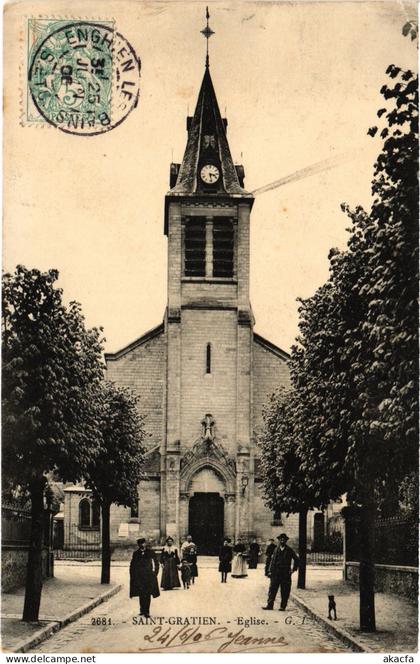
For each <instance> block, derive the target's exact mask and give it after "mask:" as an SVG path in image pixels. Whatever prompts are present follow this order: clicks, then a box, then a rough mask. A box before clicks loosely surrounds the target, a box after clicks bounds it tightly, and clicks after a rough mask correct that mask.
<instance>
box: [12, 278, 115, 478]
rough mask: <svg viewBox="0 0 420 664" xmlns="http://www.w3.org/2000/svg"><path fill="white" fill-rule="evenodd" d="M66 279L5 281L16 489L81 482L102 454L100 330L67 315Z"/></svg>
mask: <svg viewBox="0 0 420 664" xmlns="http://www.w3.org/2000/svg"><path fill="white" fill-rule="evenodd" d="M57 279H58V272H57V271H56V270H50V271H48V272H46V273H42V272H40V271H39V270H36V269H26V268H25V267H23V266H18V267H17V268H16V271H15V273H14V274H5V275H4V276H3V301H2V304H3V309H2V323H3V329H2V332H3V399H2V405H3V471H4V475H5V478H6V479H7V480H8V481H9V482H10V483H12V484H14V485H19V486H20V487H22V488H25V487H27V486H28V485H29V484H30V483H31V481H33V480H35V479H36V478H40V477H42V476H45V474H46V473H48V472H50V471H56V470H58V472H59V475H60V477H61V478H62V479H63V480H71V481H74V480H76V479H80V478H81V477H82V475H83V471H84V468H86V466H87V464H88V463H89V462H92V461H93V460H94V459H95V457H96V455H97V452H98V448H99V435H98V431H99V419H98V411H97V403H98V402H97V398H98V391H99V386H100V384H101V382H102V380H103V365H102V362H101V353H102V341H101V338H100V330H98V329H96V328H93V329H91V330H87V329H86V328H85V322H84V318H83V315H82V313H81V308H80V305H79V304H78V303H77V302H71V303H70V305H69V307H68V308H67V309H66V307H65V306H64V304H63V302H62V291H61V290H60V289H58V288H56V287H55V282H56V280H57Z"/></svg>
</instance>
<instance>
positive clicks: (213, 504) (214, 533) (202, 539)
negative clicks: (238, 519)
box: [188, 493, 224, 556]
mask: <svg viewBox="0 0 420 664" xmlns="http://www.w3.org/2000/svg"><path fill="white" fill-rule="evenodd" d="M223 528H224V500H223V498H221V496H219V494H218V493H195V494H194V495H193V496H192V498H190V507H189V525H188V532H189V533H190V535H191V536H192V539H193V542H194V543H195V544H196V545H197V548H198V554H199V555H200V554H201V555H203V554H204V555H208V556H215V555H217V554H218V552H219V548H220V546H221V545H222V544H223V541H222V540H223Z"/></svg>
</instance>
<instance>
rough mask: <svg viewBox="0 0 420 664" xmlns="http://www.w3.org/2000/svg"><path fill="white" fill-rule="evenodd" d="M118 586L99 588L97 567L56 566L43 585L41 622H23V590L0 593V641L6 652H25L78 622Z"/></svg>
mask: <svg viewBox="0 0 420 664" xmlns="http://www.w3.org/2000/svg"><path fill="white" fill-rule="evenodd" d="M120 589H121V586H119V585H117V584H116V583H110V584H109V585H101V583H100V570H99V569H98V568H96V569H95V568H92V567H90V568H89V567H86V568H83V567H81V566H78V568H77V572H76V573H75V568H74V567H72V566H68V565H56V566H55V578H53V579H48V580H46V581H45V582H44V586H43V589H42V596H41V609H40V613H39V617H40V620H39V622H36V623H25V622H22V620H21V618H22V609H23V602H24V595H25V589H24V588H19V589H17V590H15V591H13V592H10V593H2V596H1V598H2V606H1V637H2V639H1V641H2V649H3V651H7V652H28V650H30V649H31V648H33V647H34V646H35V645H36V644H37V643H40V642H41V641H44V640H45V639H46V638H48V637H49V636H50V635H51V634H52V633H53V632H56V631H58V630H59V629H61V628H62V627H64V626H65V625H67V624H68V623H70V622H73V621H74V620H77V619H78V618H79V617H80V616H81V615H83V614H85V613H88V612H89V611H90V610H91V609H93V608H94V607H95V606H97V605H98V604H100V603H101V602H105V601H106V600H107V599H109V598H110V597H112V596H113V595H115V594H116V593H117V592H119V590H120Z"/></svg>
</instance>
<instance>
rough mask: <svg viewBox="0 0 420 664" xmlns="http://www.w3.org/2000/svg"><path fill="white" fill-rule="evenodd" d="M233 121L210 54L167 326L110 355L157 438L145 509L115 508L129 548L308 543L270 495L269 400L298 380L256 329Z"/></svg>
mask: <svg viewBox="0 0 420 664" xmlns="http://www.w3.org/2000/svg"><path fill="white" fill-rule="evenodd" d="M203 32H204V33H205V31H203ZM227 127H228V122H227V119H226V118H223V117H222V116H221V114H220V110H219V105H218V102H217V99H216V94H215V90H214V87H213V82H212V79H211V76H210V69H209V60H208V56H207V59H206V67H205V71H204V77H203V81H202V84H201V88H200V91H199V95H198V101H197V105H196V108H195V112H194V115H193V116H192V117H187V127H186V128H187V144H186V149H185V154H184V157H183V160H182V163H181V164H176V163H172V164H171V166H170V174H169V181H170V189H169V191H168V192H167V194H166V196H165V214H164V233H165V235H166V236H167V239H168V299H167V306H166V310H165V313H164V318H163V322H162V323H161V324H160V325H158V326H157V327H155V328H154V329H152V330H150V331H149V332H146V333H145V334H143V335H142V336H141V337H139V338H138V339H136V340H135V341H133V342H132V343H131V344H129V345H128V346H126V347H125V348H122V349H121V350H119V351H118V352H116V353H108V354H107V355H106V366H107V378H108V379H109V380H111V381H114V382H115V383H116V384H117V385H121V386H127V387H129V388H131V389H132V390H134V392H136V393H137V394H138V395H139V397H140V405H139V408H140V411H141V414H142V415H144V416H145V418H146V419H145V429H146V431H147V433H148V434H149V437H148V452H147V456H146V459H147V464H146V466H145V471H144V473H145V476H144V479H143V480H142V481H141V482H140V486H139V492H138V493H139V504H138V510H134V511H133V510H132V511H131V513H130V510H128V509H126V508H122V507H117V506H113V507H112V511H111V538H112V541H113V543H114V544H118V543H119V544H120V545H121V546H124V545H126V544H129V543H133V542H134V541H135V539H136V538H137V537H139V536H140V535H142V536H145V537H147V538H148V539H150V540H151V541H152V542H154V543H156V544H158V543H162V542H164V540H165V538H166V537H167V536H168V535H171V536H172V537H173V538H174V539H175V540H176V541H177V542H179V541H180V540H184V539H185V537H186V535H187V534H191V535H192V537H193V540H194V542H195V543H196V544H197V546H198V548H199V552H200V553H215V552H216V551H217V550H218V547H219V546H220V543H221V541H222V539H223V536H228V537H231V538H232V540H235V539H236V538H238V537H239V536H241V537H244V538H245V539H246V540H247V541H250V540H251V538H253V537H256V538H257V539H258V540H259V541H261V542H263V541H266V540H267V539H268V538H270V537H274V536H276V535H277V534H278V533H279V532H280V529H282V530H283V529H286V530H287V533H288V535H289V536H290V538H291V542H292V544H294V543H296V542H297V537H298V528H297V521H298V519H297V516H295V515H291V516H290V517H289V518H287V517H286V515H280V514H273V513H272V512H270V510H269V509H268V508H267V507H266V506H265V505H264V502H263V497H262V477H261V474H260V463H259V450H258V446H257V442H256V439H257V434H258V431H259V429H260V428H261V425H262V409H263V405H264V403H266V402H267V401H268V399H269V398H270V395H271V394H272V393H273V391H274V390H275V389H276V388H277V387H279V386H280V385H284V386H287V385H288V384H289V370H288V366H287V360H288V354H287V353H286V352H284V351H283V350H281V349H280V348H278V347H277V346H275V345H274V344H273V343H271V342H270V341H268V340H267V339H265V338H263V337H262V336H260V335H259V334H257V333H256V332H255V331H254V317H253V313H252V308H251V303H250V299H249V285H250V223H251V211H252V206H253V203H254V197H253V195H252V194H251V193H249V192H248V191H247V190H246V188H245V182H244V178H245V173H244V168H243V166H240V165H235V163H234V162H233V160H232V156H231V152H230V149H229V144H228V139H227ZM268 286H269V284H267V287H268ZM81 497H82V496H81V488H80V491H78V490H77V488H76V491H75V488H72V489H71V490H69V491H68V496H67V503H68V504H69V505H70V503H71V505H70V507H72V509H71V511H72V513H73V514H77V509H78V508H77V500H80V498H81ZM88 499H89V496H88V493H86V490H84V492H83V500H84V501H85V504H86V505H88V502H86V501H88ZM86 505H85V507H86ZM68 511H69V510H67V512H68ZM85 520H86V518H85ZM310 530H311V529H310ZM308 539H309V542H310V541H311V539H312V533H311V532H309V533H308Z"/></svg>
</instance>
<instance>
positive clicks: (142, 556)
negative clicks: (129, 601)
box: [130, 537, 160, 618]
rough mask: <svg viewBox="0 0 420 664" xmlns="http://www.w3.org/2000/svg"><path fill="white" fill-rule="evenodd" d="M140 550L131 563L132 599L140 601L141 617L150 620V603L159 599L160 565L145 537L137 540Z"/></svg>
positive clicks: (135, 553) (135, 552)
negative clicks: (152, 599) (158, 576)
mask: <svg viewBox="0 0 420 664" xmlns="http://www.w3.org/2000/svg"><path fill="white" fill-rule="evenodd" d="M137 544H138V547H139V548H138V549H137V551H134V553H133V557H132V559H131V563H130V597H138V598H139V600H140V615H141V616H145V617H146V618H149V617H150V616H149V611H150V601H151V598H152V597H159V595H160V593H159V586H158V582H157V575H158V571H159V563H158V561H157V558H156V555H155V552H154V551H153V549H149V548H146V540H145V539H144V537H142V538H141V539H138V540H137Z"/></svg>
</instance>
